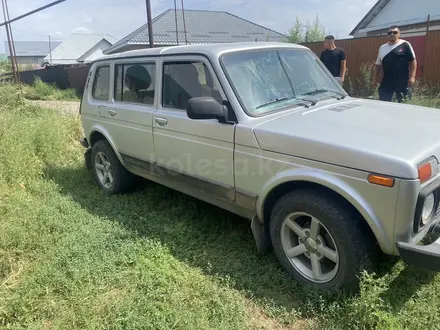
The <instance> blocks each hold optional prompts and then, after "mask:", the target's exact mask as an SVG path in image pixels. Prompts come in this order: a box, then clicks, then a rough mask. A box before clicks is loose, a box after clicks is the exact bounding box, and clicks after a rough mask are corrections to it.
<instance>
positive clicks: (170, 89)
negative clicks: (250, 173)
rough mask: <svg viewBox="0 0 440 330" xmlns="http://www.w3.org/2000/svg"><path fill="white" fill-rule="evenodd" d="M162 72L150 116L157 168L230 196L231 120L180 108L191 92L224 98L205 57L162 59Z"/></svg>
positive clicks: (202, 188) (205, 189)
mask: <svg viewBox="0 0 440 330" xmlns="http://www.w3.org/2000/svg"><path fill="white" fill-rule="evenodd" d="M161 76H162V91H161V101H160V104H159V108H158V110H157V111H156V112H155V113H154V116H153V117H154V118H153V135H154V148H155V154H156V162H157V165H158V168H159V170H160V169H161V168H162V169H163V170H164V171H162V174H165V175H170V176H172V175H173V174H176V175H175V179H176V180H182V181H181V182H180V183H183V184H187V185H190V186H191V187H192V188H196V189H199V190H200V191H201V192H202V193H206V194H211V195H215V196H218V197H222V198H225V199H227V200H230V201H233V200H235V188H234V187H235V184H234V166H233V160H234V131H235V125H231V124H221V123H219V122H218V121H217V120H192V119H189V118H188V116H187V114H186V111H185V110H184V109H185V107H186V104H187V102H188V100H189V99H190V98H191V97H199V96H212V97H214V98H215V99H216V100H217V101H218V102H219V103H221V102H222V100H224V99H225V95H224V93H223V91H222V90H221V89H220V87H219V86H220V84H219V83H218V80H217V79H216V76H215V74H213V71H212V69H211V66H210V65H209V62H208V61H206V60H205V59H204V58H203V57H200V58H198V57H191V58H188V59H185V60H179V61H176V60H173V59H169V60H167V59H165V60H164V61H163V63H162V74H161Z"/></svg>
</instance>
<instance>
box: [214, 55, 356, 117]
mask: <svg viewBox="0 0 440 330" xmlns="http://www.w3.org/2000/svg"><path fill="white" fill-rule="evenodd" d="M222 62H223V67H224V70H225V72H226V75H227V76H228V78H229V81H230V83H231V85H232V86H233V88H234V89H235V91H236V94H237V97H238V98H239V100H240V101H241V103H242V105H243V106H244V107H245V110H246V112H248V113H249V114H250V115H259V114H264V113H267V112H272V111H276V110H280V109H282V108H285V107H292V106H295V105H300V104H304V103H307V102H312V104H314V103H315V102H317V101H319V100H320V99H323V98H329V97H345V96H346V95H347V94H346V93H345V91H344V89H343V88H342V87H341V85H340V84H339V83H338V82H337V81H336V80H335V79H334V78H333V77H332V76H331V74H330V72H328V70H327V69H326V68H325V66H324V65H323V64H322V62H321V61H320V60H319V59H318V57H317V56H316V55H315V54H314V53H312V52H311V51H308V50H303V49H262V50H256V51H253V50H252V51H246V52H237V53H231V54H226V55H224V56H223V58H222Z"/></svg>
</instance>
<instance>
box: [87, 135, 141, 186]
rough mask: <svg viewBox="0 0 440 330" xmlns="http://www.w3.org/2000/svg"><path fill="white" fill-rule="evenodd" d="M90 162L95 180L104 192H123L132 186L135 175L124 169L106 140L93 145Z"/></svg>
mask: <svg viewBox="0 0 440 330" xmlns="http://www.w3.org/2000/svg"><path fill="white" fill-rule="evenodd" d="M91 163H92V170H93V175H94V177H95V180H96V182H97V183H98V185H99V187H100V188H101V189H102V190H104V191H105V192H106V193H108V194H118V193H123V192H127V191H129V190H130V189H131V188H132V187H133V184H134V181H135V176H134V175H133V174H132V173H130V172H128V171H127V170H126V169H125V167H124V166H123V165H122V164H121V162H120V161H119V159H118V157H117V156H116V154H115V152H114V151H113V148H112V147H111V146H110V144H109V143H108V142H107V141H105V140H100V141H98V142H96V143H95V144H94V145H93V147H92V154H91Z"/></svg>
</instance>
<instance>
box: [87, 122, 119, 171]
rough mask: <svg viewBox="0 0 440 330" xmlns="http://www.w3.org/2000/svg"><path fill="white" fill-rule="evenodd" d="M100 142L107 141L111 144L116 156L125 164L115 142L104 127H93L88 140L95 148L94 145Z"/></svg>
mask: <svg viewBox="0 0 440 330" xmlns="http://www.w3.org/2000/svg"><path fill="white" fill-rule="evenodd" d="M100 140H106V141H107V142H108V143H109V144H110V146H111V147H112V149H113V151H114V152H115V154H116V156H117V157H118V159H119V161H120V162H121V163H122V164H125V163H124V160H123V159H122V157H121V154H120V153H119V152H118V149H117V148H116V145H115V142H114V141H113V139H112V138H111V137H110V134H109V132H108V131H107V130H106V129H105V128H104V127H102V126H94V127H92V129H91V130H90V133H89V139H88V141H89V144H90V147H93V145H94V144H95V143H96V142H98V141H100Z"/></svg>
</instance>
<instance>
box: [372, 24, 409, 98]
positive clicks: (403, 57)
mask: <svg viewBox="0 0 440 330" xmlns="http://www.w3.org/2000/svg"><path fill="white" fill-rule="evenodd" d="M388 38H389V41H388V42H387V43H386V44H384V45H382V46H381V47H380V49H379V54H378V56H377V60H376V76H375V78H376V79H375V84H376V83H377V82H378V80H379V76H380V74H381V72H383V78H382V81H381V82H380V86H379V99H380V100H381V101H388V102H391V100H392V98H393V95H394V93H396V96H397V101H398V102H399V103H401V102H402V101H403V100H404V99H406V98H407V97H411V94H410V92H411V87H412V85H414V83H415V80H416V70H417V60H416V55H415V53H414V50H413V48H412V46H411V44H410V43H409V42H408V41H405V40H402V39H400V29H399V27H397V26H391V27H390V28H389V30H388Z"/></svg>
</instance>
